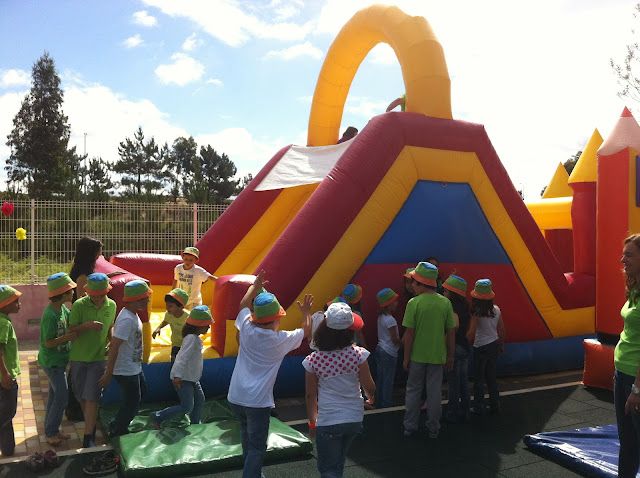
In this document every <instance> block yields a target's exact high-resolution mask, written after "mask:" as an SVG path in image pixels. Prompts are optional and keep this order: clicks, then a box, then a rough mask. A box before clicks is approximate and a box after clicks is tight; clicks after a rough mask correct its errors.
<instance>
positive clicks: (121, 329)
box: [112, 308, 142, 376]
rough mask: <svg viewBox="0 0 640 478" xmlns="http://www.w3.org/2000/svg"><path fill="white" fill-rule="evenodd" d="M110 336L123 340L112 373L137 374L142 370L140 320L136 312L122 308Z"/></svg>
mask: <svg viewBox="0 0 640 478" xmlns="http://www.w3.org/2000/svg"><path fill="white" fill-rule="evenodd" d="M112 336H113V337H115V338H117V339H121V340H123V342H122V343H121V344H120V348H119V349H118V357H117V358H116V363H115V365H114V366H113V374H114V375H127V376H130V375H138V374H139V373H140V372H142V322H140V318H139V317H138V314H136V313H134V312H131V311H130V310H129V309H127V308H123V309H122V310H121V311H120V313H119V314H118V317H116V322H115V324H114V326H113V333H112Z"/></svg>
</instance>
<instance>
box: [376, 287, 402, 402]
mask: <svg viewBox="0 0 640 478" xmlns="http://www.w3.org/2000/svg"><path fill="white" fill-rule="evenodd" d="M398 297H399V296H398V294H397V293H396V292H395V291H393V290H392V289H389V288H388V287H387V288H385V289H382V290H381V291H379V292H378V293H377V294H376V299H377V300H378V306H379V307H380V312H379V314H378V346H377V347H376V366H377V373H376V392H377V396H376V404H377V406H378V408H386V407H390V406H391V405H392V398H393V378H394V377H395V374H396V363H397V361H398V350H399V349H400V336H399V334H398V322H396V319H395V317H394V316H393V314H394V312H395V311H396V309H397V308H398Z"/></svg>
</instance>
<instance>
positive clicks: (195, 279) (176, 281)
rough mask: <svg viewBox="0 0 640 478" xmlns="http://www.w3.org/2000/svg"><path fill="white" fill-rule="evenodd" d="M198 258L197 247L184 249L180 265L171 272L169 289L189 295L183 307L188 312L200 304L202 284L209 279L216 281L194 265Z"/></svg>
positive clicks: (211, 275)
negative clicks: (180, 290)
mask: <svg viewBox="0 0 640 478" xmlns="http://www.w3.org/2000/svg"><path fill="white" fill-rule="evenodd" d="M199 258H200V250H199V249H198V248H197V247H185V248H184V250H183V251H182V264H178V265H177V266H176V267H175V269H174V270H173V285H172V286H171V288H172V289H175V288H179V289H182V290H184V291H186V292H187V294H189V302H188V303H187V304H185V306H184V307H185V309H188V310H191V309H193V308H194V307H195V306H196V305H201V304H202V294H201V293H200V289H201V288H202V284H204V283H205V282H207V280H209V279H213V280H217V279H218V277H217V276H214V275H213V274H210V273H209V272H207V271H206V270H205V269H204V268H202V267H200V266H199V265H197V264H196V262H198V259H199Z"/></svg>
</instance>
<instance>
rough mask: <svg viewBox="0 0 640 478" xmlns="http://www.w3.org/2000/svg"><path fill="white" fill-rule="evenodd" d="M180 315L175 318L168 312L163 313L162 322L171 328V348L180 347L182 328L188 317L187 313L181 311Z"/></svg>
mask: <svg viewBox="0 0 640 478" xmlns="http://www.w3.org/2000/svg"><path fill="white" fill-rule="evenodd" d="M183 311H184V312H182V315H181V316H180V317H176V316H174V315H173V314H170V313H169V312H165V314H164V321H165V322H166V323H167V324H169V327H171V345H172V346H173V347H181V346H182V327H183V326H184V323H185V322H186V321H187V317H189V312H187V311H186V310H184V309H183Z"/></svg>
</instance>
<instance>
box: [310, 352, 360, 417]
mask: <svg viewBox="0 0 640 478" xmlns="http://www.w3.org/2000/svg"><path fill="white" fill-rule="evenodd" d="M367 357H369V351H368V350H367V349H364V348H362V347H358V346H357V345H349V346H348V347H345V348H343V349H340V350H332V351H330V352H324V351H318V352H312V353H310V354H309V355H307V356H306V357H305V359H304V360H303V361H302V366H303V367H304V368H305V370H306V371H307V372H309V373H313V374H314V375H316V376H317V377H318V419H317V420H316V425H318V426H328V425H335V424H337V423H354V422H361V421H362V417H363V415H364V404H363V401H362V400H363V398H362V394H361V393H360V378H359V375H358V373H359V371H360V365H362V364H363V363H364V362H366V361H367Z"/></svg>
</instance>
